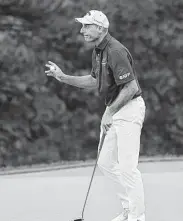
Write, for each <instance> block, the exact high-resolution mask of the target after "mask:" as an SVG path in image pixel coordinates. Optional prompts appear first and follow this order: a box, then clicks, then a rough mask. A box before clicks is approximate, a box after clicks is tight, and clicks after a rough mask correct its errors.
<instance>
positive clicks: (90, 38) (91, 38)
mask: <svg viewBox="0 0 183 221" xmlns="http://www.w3.org/2000/svg"><path fill="white" fill-rule="evenodd" d="M80 33H81V34H83V36H84V38H85V41H87V42H95V41H96V40H98V39H99V37H100V36H101V30H100V28H99V27H98V26H97V25H94V24H82V28H81V30H80Z"/></svg>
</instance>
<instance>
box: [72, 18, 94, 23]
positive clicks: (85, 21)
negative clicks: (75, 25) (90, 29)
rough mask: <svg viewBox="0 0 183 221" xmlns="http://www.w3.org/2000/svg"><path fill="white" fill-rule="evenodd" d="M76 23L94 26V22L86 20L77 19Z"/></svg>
mask: <svg viewBox="0 0 183 221" xmlns="http://www.w3.org/2000/svg"><path fill="white" fill-rule="evenodd" d="M75 21H76V22H79V23H82V24H93V23H92V22H90V21H88V20H87V19H85V18H75Z"/></svg>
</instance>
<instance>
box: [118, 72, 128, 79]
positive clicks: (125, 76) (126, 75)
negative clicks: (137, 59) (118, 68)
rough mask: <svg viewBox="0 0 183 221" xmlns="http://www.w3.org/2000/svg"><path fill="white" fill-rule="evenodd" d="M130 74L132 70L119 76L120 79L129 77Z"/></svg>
mask: <svg viewBox="0 0 183 221" xmlns="http://www.w3.org/2000/svg"><path fill="white" fill-rule="evenodd" d="M129 76H130V72H128V73H126V74H123V75H120V76H119V79H120V80H123V79H125V78H127V77H129Z"/></svg>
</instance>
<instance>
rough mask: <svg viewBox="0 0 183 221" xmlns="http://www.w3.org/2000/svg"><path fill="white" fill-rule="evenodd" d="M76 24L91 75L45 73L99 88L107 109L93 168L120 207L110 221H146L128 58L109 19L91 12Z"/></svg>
mask: <svg viewBox="0 0 183 221" xmlns="http://www.w3.org/2000/svg"><path fill="white" fill-rule="evenodd" d="M75 20H76V21H77V22H80V23H81V25H82V27H81V31H80V32H81V34H82V35H83V36H84V39H85V41H86V42H89V43H94V45H95V46H94V50H93V54H92V70H91V73H90V74H89V75H86V76H70V75H66V74H64V73H63V71H62V70H61V69H60V68H59V67H58V66H57V65H56V64H55V63H53V62H51V61H49V62H48V63H47V64H46V67H47V68H48V70H47V71H45V73H46V74H47V75H48V76H53V77H55V78H56V79H57V80H58V81H60V82H63V83H66V84H69V85H73V86H76V87H79V88H96V89H97V90H98V92H99V95H101V97H102V98H103V100H104V102H105V105H106V109H105V112H104V114H103V117H102V120H101V134H102V133H105V134H106V137H105V140H104V144H103V148H102V150H101V154H100V157H99V160H98V166H99V168H100V170H101V171H102V172H103V174H104V175H105V176H106V177H108V178H110V179H111V181H112V183H113V184H114V187H115V190H116V193H117V195H118V196H119V199H120V201H121V206H122V210H121V211H120V214H119V215H118V216H117V217H115V218H114V219H113V220H112V221H124V220H127V221H145V214H144V213H145V206H144V190H143V183H142V178H141V173H140V171H139V170H138V169H137V165H138V158H139V149H140V136H141V129H142V126H143V121H144V116H145V103H144V100H143V98H142V96H141V93H142V91H141V88H140V86H139V83H138V80H137V76H136V72H135V68H134V61H133V58H132V56H131V54H130V52H129V51H128V49H127V48H126V47H125V46H124V45H122V44H121V43H120V42H119V41H117V40H116V39H115V38H114V37H112V36H111V35H110V34H109V32H108V28H109V21H108V19H107V17H106V15H105V14H103V12H101V11H97V10H91V11H90V12H88V13H87V14H86V15H85V16H84V17H82V18H76V19H75ZM121 34H122V33H121Z"/></svg>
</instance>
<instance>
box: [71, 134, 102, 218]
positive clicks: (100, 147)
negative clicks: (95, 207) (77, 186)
mask: <svg viewBox="0 0 183 221" xmlns="http://www.w3.org/2000/svg"><path fill="white" fill-rule="evenodd" d="M104 139H105V134H104V133H103V134H102V137H101V140H100V143H99V150H98V155H97V159H96V162H95V165H94V169H93V173H92V176H91V180H90V184H89V187H88V191H87V194H86V198H85V202H84V205H83V210H82V215H81V218H78V219H74V220H73V221H83V220H84V211H85V206H86V202H87V199H88V195H89V192H90V188H91V184H92V181H93V177H94V174H95V170H96V167H97V162H98V159H99V156H100V152H101V149H102V146H103V143H104Z"/></svg>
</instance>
